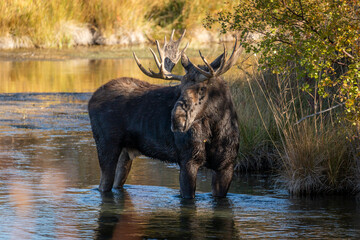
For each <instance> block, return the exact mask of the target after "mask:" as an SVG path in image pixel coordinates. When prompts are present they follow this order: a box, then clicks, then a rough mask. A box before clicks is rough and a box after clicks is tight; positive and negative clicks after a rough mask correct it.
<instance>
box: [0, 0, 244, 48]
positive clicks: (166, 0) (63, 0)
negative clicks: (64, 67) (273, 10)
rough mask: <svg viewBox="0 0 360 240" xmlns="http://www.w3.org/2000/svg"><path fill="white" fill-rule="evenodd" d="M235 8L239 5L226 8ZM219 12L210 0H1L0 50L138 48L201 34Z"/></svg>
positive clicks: (216, 3)
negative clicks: (181, 33) (174, 33)
mask: <svg viewBox="0 0 360 240" xmlns="http://www.w3.org/2000/svg"><path fill="white" fill-rule="evenodd" d="M236 3H239V0H236V1H233V2H232V3H231V4H233V5H234V6H235V4H236ZM224 6H225V4H224V3H223V2H216V1H215V2H214V1H210V0H203V1H200V0H193V1H190V0H106V1H103V0H71V1H70V0H47V1H43V0H2V1H0V44H1V45H5V44H6V41H8V42H9V43H8V44H12V45H13V46H14V47H31V46H38V47H64V46H74V45H89V44H121V43H139V42H143V41H146V36H148V37H150V38H158V37H159V36H161V37H162V36H163V35H164V34H165V33H168V32H169V30H171V29H172V28H175V29H184V28H187V29H189V30H191V29H194V30H196V29H197V30H198V29H202V20H203V19H204V18H205V16H206V14H208V13H214V12H216V11H219V10H221V9H222V8H223V7H224ZM202 31H204V30H202ZM190 32H191V31H190ZM194 32H195V31H194ZM197 32H198V31H197ZM214 32H216V30H215V31H214ZM193 35H194V36H196V35H197V34H196V33H194V34H193Z"/></svg>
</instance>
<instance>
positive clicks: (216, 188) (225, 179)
mask: <svg viewBox="0 0 360 240" xmlns="http://www.w3.org/2000/svg"><path fill="white" fill-rule="evenodd" d="M233 173H234V164H229V165H227V166H226V167H225V168H223V169H220V170H217V171H215V170H214V171H213V175H212V195H213V196H214V197H226V194H227V192H228V190H229V187H230V183H231V180H232V177H233Z"/></svg>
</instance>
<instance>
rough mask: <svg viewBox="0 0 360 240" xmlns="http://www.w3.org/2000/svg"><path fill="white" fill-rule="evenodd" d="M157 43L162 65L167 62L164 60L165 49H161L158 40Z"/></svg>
mask: <svg viewBox="0 0 360 240" xmlns="http://www.w3.org/2000/svg"><path fill="white" fill-rule="evenodd" d="M155 43H156V47H157V50H158V52H159V55H160V61H161V63H163V61H164V60H165V58H164V49H161V47H160V43H159V41H158V40H156V41H155ZM164 46H165V44H164Z"/></svg>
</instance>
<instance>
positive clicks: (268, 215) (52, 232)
mask: <svg viewBox="0 0 360 240" xmlns="http://www.w3.org/2000/svg"><path fill="white" fill-rule="evenodd" d="M146 61H148V62H150V60H149V59H145V62H146ZM148 64H150V63H148ZM121 69H125V70H121ZM133 72H139V71H138V70H137V67H136V65H135V64H134V63H133V60H132V59H128V58H124V59H116V58H114V59H95V60H94V59H92V60H89V59H80V60H79V59H70V60H69V59H65V60H61V61H48V60H23V59H20V60H19V59H12V60H11V61H0V83H1V86H0V89H1V90H0V92H1V93H0V239H207V238H212V239H239V238H244V239H248V238H260V239H264V238H280V239H288V238H302V239H306V238H319V239H324V238H347V239H359V238H360V208H359V206H360V205H359V203H357V200H356V198H353V197H343V196H338V197H334V196H332V197H326V196H323V197H317V198H295V197H290V196H289V195H288V193H287V192H286V191H285V190H282V189H281V188H280V187H279V186H278V185H276V184H275V182H276V181H275V180H276V179H275V178H274V177H271V176H266V175H252V176H246V175H236V176H235V177H234V180H233V183H232V186H231V189H230V191H229V195H228V197H227V198H224V199H216V198H213V197H212V196H211V194H210V191H211V187H210V185H211V173H210V172H209V171H207V170H205V169H202V170H201V171H200V172H199V174H198V179H197V186H198V188H197V195H196V198H195V199H194V200H183V199H181V198H180V197H179V190H178V189H179V183H178V173H179V168H178V167H177V166H176V165H174V164H167V163H163V162H160V161H157V160H152V159H148V158H145V157H139V158H137V159H135V160H134V163H133V167H132V170H131V172H130V175H129V178H128V180H127V182H126V185H125V187H124V190H122V191H113V192H112V193H109V194H100V192H99V191H98V190H97V184H98V183H99V179H100V170H99V167H98V163H97V156H96V149H95V143H94V141H93V139H92V135H91V130H90V126H89V119H88V115H87V109H86V108H87V106H86V105H87V101H88V99H89V98H90V96H91V93H90V92H92V91H94V90H95V89H96V88H97V87H98V86H100V85H101V84H102V83H104V82H106V81H108V80H109V79H111V78H114V77H118V76H122V75H125V74H127V73H133ZM134 77H138V78H142V79H146V78H144V77H143V76H142V75H141V74H139V76H137V75H134Z"/></svg>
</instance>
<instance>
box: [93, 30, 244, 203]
mask: <svg viewBox="0 0 360 240" xmlns="http://www.w3.org/2000/svg"><path fill="white" fill-rule="evenodd" d="M173 34H174V32H173V33H172V35H171V38H170V41H169V42H166V39H165V43H164V46H163V48H161V47H160V44H159V42H158V41H156V44H157V49H158V52H159V57H160V60H159V59H158V57H157V56H156V54H155V53H154V51H153V50H151V49H150V50H151V52H152V54H153V56H154V60H155V63H156V64H157V67H158V68H159V72H158V73H155V72H153V71H152V70H149V71H148V70H146V69H145V68H144V67H143V66H142V65H141V63H140V62H139V60H138V58H137V57H136V55H135V54H134V57H135V61H136V63H137V64H138V66H139V68H140V70H141V71H143V72H144V73H145V74H146V75H148V76H151V77H154V78H161V79H167V80H179V81H180V84H179V85H175V86H159V85H153V84H150V83H147V82H143V81H140V80H137V79H134V78H119V79H114V80H111V81H110V82H108V83H106V84H105V85H103V86H101V87H100V88H99V89H97V90H96V91H95V93H94V94H93V96H92V97H91V99H90V101H89V105H88V110H89V116H90V121H91V128H92V131H93V136H94V139H95V142H96V147H97V153H98V158H99V164H100V168H101V180H100V186H99V190H100V191H103V192H106V191H111V189H112V188H121V187H122V186H123V185H124V183H125V181H126V178H127V176H128V174H129V171H130V168H131V164H132V160H133V158H135V157H136V156H137V155H140V154H143V155H145V156H148V157H151V158H156V159H159V160H162V161H166V162H173V163H178V164H179V166H180V177H179V180H180V193H181V196H182V197H183V198H194V197H195V189H196V175H197V172H198V169H199V167H201V166H205V167H207V168H209V169H211V170H212V171H213V176H212V194H213V196H216V197H225V196H226V194H227V192H228V189H229V186H230V183H231V180H232V176H233V168H234V160H235V158H236V156H237V151H238V145H239V140H238V136H239V133H238V123H237V116H236V112H235V108H234V104H233V101H232V98H231V94H230V90H229V87H228V85H227V83H226V82H225V81H224V80H222V79H221V78H220V75H222V74H224V73H225V72H226V71H228V70H229V69H230V68H231V66H232V65H234V64H235V62H236V59H237V58H238V56H239V55H240V52H241V50H240V47H239V46H238V43H237V41H236V42H235V46H234V49H233V52H232V54H231V56H230V57H229V58H228V59H227V56H226V55H227V52H226V49H224V53H223V54H221V55H220V56H219V57H218V58H216V59H215V60H214V61H213V62H212V63H211V64H208V62H207V61H206V59H205V58H204V57H203V56H202V55H201V53H200V55H201V57H202V59H203V61H204V63H205V65H204V66H197V65H195V64H192V63H191V61H190V60H189V58H188V57H187V56H186V54H185V50H186V48H187V46H186V47H185V48H184V49H183V50H182V51H179V45H180V42H181V40H182V38H183V36H184V34H185V32H184V33H183V34H182V36H181V37H180V39H179V40H177V41H174V40H173ZM180 59H181V64H182V66H183V68H184V69H185V72H186V74H185V75H183V76H179V75H174V74H172V73H171V71H172V69H173V67H174V66H175V65H176V64H177V62H178V61H179V60H180Z"/></svg>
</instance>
